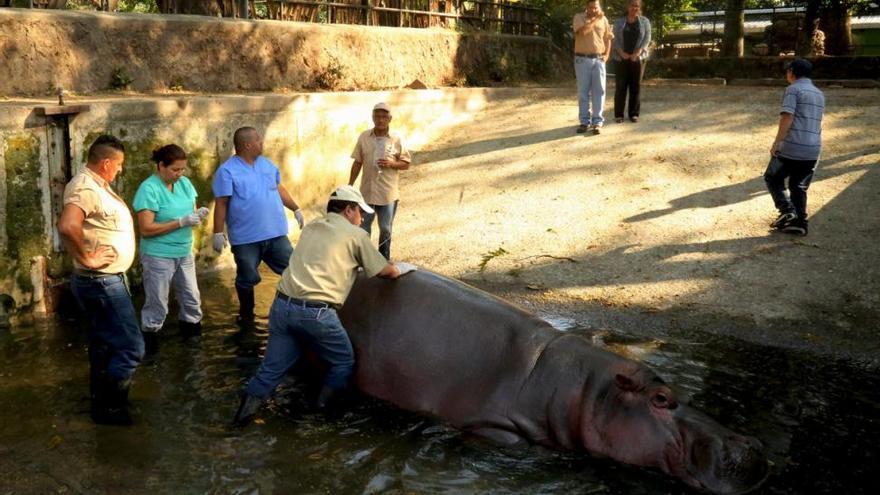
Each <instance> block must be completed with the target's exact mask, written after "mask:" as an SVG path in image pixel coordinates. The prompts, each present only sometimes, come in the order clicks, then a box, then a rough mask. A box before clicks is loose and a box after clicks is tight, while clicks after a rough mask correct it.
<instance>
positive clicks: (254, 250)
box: [232, 235, 293, 290]
mask: <svg viewBox="0 0 880 495" xmlns="http://www.w3.org/2000/svg"><path fill="white" fill-rule="evenodd" d="M291 254H293V246H291V245H290V239H288V238H287V236H284V235H282V236H278V237H273V238H272V239H266V240H265V241H259V242H251V243H249V244H238V245H237V246H232V257H233V258H234V259H235V287H236V288H237V289H244V290H253V288H254V286H255V285H257V284H258V283H260V280H261V279H260V270H259V267H260V262H261V261H263V262H265V263H266V265H268V266H269V268H271V269H272V271H273V272H275V273H277V274H279V275H281V272H283V271H284V269H285V268H287V264H288V263H290V255H291Z"/></svg>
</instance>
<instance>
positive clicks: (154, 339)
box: [141, 332, 159, 358]
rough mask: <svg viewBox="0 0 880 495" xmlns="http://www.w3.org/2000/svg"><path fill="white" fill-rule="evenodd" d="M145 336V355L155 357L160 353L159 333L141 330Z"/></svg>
mask: <svg viewBox="0 0 880 495" xmlns="http://www.w3.org/2000/svg"><path fill="white" fill-rule="evenodd" d="M141 335H143V337H144V357H147V358H148V357H153V356H155V355H156V354H159V333H158V332H141Z"/></svg>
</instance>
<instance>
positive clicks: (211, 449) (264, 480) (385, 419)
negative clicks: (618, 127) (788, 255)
mask: <svg viewBox="0 0 880 495" xmlns="http://www.w3.org/2000/svg"><path fill="white" fill-rule="evenodd" d="M225 277H228V275H227V276H224V275H218V276H216V277H211V278H206V279H204V280H203V281H202V291H203V298H204V300H205V308H204V309H205V313H206V318H205V323H206V324H205V328H204V335H203V336H202V338H201V339H200V340H199V341H197V342H194V341H190V342H184V341H182V340H181V339H180V338H179V336H178V335H177V331H176V328H175V325H174V324H173V323H172V324H169V325H166V329H165V330H163V335H162V350H161V354H160V356H159V358H158V359H157V360H156V361H155V362H153V363H151V364H145V365H143V366H142V367H141V368H140V369H139V370H138V372H137V374H136V376H135V383H134V385H133V387H132V392H131V402H132V412H133V416H134V418H135V421H136V425H135V426H132V427H128V428H121V427H107V426H95V425H93V424H92V423H91V421H90V419H89V416H88V400H87V392H88V373H87V356H86V347H85V337H84V325H83V324H82V323H79V322H75V321H69V320H62V319H58V320H53V321H49V322H41V323H39V324H38V325H37V326H35V327H21V328H13V329H10V330H0V493H96V494H103V493H107V494H110V493H112V494H120V493H148V492H149V493H175V494H176V493H217V494H221V493H222V494H226V493H229V494H250V493H264V494H267V493H279V494H280V493H353V494H361V493H389V492H390V493H455V494H459V493H463V494H467V493H493V494H496V493H499V494H514V493H517V494H540V493H580V494H611V493H615V494H618V493H619V494H671V493H692V491H691V490H689V489H688V488H687V487H685V486H684V485H682V484H681V483H679V482H677V481H675V480H674V479H671V478H669V477H667V476H666V475H663V474H661V473H659V472H655V471H652V470H646V469H640V468H633V467H628V466H624V465H621V464H618V463H615V462H613V461H608V460H600V459H591V458H588V457H585V456H579V455H573V454H563V453H557V452H551V451H548V450H545V449H542V448H538V447H533V448H527V449H521V450H517V449H505V448H499V447H496V446H494V445H491V444H488V443H485V442H483V441H480V440H478V439H475V438H473V437H470V436H466V435H462V434H460V433H459V432H457V431H456V430H454V429H451V428H449V427H447V426H445V425H443V424H442V423H440V422H437V421H434V420H431V419H426V418H422V417H419V416H416V415H414V414H409V413H405V412H401V411H399V410H396V409H394V408H393V407H391V406H388V405H385V404H382V403H379V402H377V401H374V400H371V399H366V398H358V399H355V400H353V401H352V403H351V404H350V408H349V409H348V411H347V412H346V413H345V414H344V415H342V416H341V417H338V418H334V419H331V420H327V419H326V418H324V417H322V416H316V415H312V414H309V413H308V412H303V411H304V409H306V408H305V404H306V399H305V396H306V395H307V390H306V387H304V386H302V385H300V384H299V382H297V381H294V380H292V381H291V382H290V383H286V384H285V385H283V386H282V388H281V389H279V393H278V397H277V398H276V400H275V401H274V402H273V404H272V405H271V406H270V407H269V408H267V409H264V410H263V412H262V413H261V414H260V418H261V419H262V420H263V421H262V424H258V425H252V426H251V427H250V428H248V429H246V430H244V431H243V432H233V431H230V430H228V429H227V427H226V425H227V424H228V421H229V420H230V418H231V417H232V414H233V412H234V408H235V406H236V405H237V398H236V394H237V391H238V390H239V388H240V387H241V385H242V383H243V382H244V381H245V380H247V379H248V378H249V377H250V376H251V375H252V374H253V372H254V371H255V369H256V367H257V366H258V364H259V357H260V354H261V352H262V349H263V346H264V344H265V337H266V321H265V320H260V321H258V322H257V328H256V330H255V331H242V330H240V329H239V328H238V327H237V326H236V325H235V323H234V313H235V309H236V304H235V302H234V300H233V296H232V295H231V293H230V291H229V290H228V289H226V287H231V280H229V279H228V278H225ZM273 286H274V284H273V279H272V278H271V277H267V280H265V281H264V282H263V284H261V286H260V289H259V295H260V302H259V303H258V312H259V310H260V309H262V310H263V312H264V313H265V311H266V310H267V308H268V305H269V302H270V300H271V296H272V293H273ZM548 319H549V320H550V321H551V322H552V323H553V324H554V325H556V326H557V327H559V328H562V329H564V330H565V331H568V332H579V333H583V334H585V335H586V336H588V337H590V336H591V332H590V330H589V329H585V328H580V327H579V326H578V323H577V322H576V321H574V320H572V319H571V318H567V317H565V316H558V315H554V316H552V317H550V316H548ZM172 320H173V317H172ZM816 331H817V332H819V331H821V329H816ZM594 341H596V342H597V343H603V344H604V345H608V346H609V347H611V348H613V349H615V350H617V351H621V352H626V351H633V352H634V353H635V355H636V356H637V357H639V358H640V359H643V360H644V361H645V362H646V363H647V364H648V365H650V366H651V367H653V368H654V369H655V370H657V371H658V372H659V373H660V375H661V376H663V377H664V378H665V379H666V380H667V381H668V382H670V383H672V384H674V385H676V386H677V387H678V389H679V390H680V391H682V392H684V393H687V394H689V395H690V396H691V405H693V406H694V407H696V408H697V409H700V410H702V411H704V412H706V413H708V414H709V415H711V416H713V417H715V418H716V419H718V420H719V421H720V422H721V423H723V424H725V425H727V426H729V427H730V428H732V429H734V430H736V431H740V432H743V433H747V434H750V435H754V436H756V437H758V438H759V439H760V440H761V441H762V442H764V444H765V446H766V447H767V451H768V454H769V457H770V459H771V460H772V462H773V469H772V474H771V476H770V478H769V479H768V480H767V482H766V483H765V484H764V485H763V486H762V487H761V488H760V489H759V490H758V491H757V492H755V493H768V494H806V493H810V494H813V493H829V494H830V493H835V494H836V493H849V494H853V493H867V492H868V490H869V487H870V486H874V485H875V483H871V482H870V481H871V478H870V476H871V474H872V472H873V470H875V469H876V468H877V467H878V466H880V462H878V456H880V445H878V443H880V442H878V440H880V379H878V374H877V370H876V369H870V368H865V367H861V366H859V365H857V364H854V363H848V362H844V361H832V360H828V359H824V358H821V357H817V356H815V355H811V354H805V353H793V352H788V351H783V350H780V349H777V348H768V347H759V346H755V345H751V344H746V343H743V342H741V341H737V340H731V339H726V338H722V337H717V336H713V335H708V334H680V335H675V336H673V337H672V338H669V339H668V340H667V341H665V342H656V341H653V342H643V341H639V339H638V338H635V337H634V336H628V335H622V334H619V333H616V332H613V333H611V334H603V335H601V338H594ZM872 493H873V491H872Z"/></svg>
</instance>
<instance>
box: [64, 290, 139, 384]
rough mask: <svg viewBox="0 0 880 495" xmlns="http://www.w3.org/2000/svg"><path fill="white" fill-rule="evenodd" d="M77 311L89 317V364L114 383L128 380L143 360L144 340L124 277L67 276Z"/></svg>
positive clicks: (93, 369)
mask: <svg viewBox="0 0 880 495" xmlns="http://www.w3.org/2000/svg"><path fill="white" fill-rule="evenodd" d="M70 288H71V290H72V291H73V295H74V296H75V297H76V300H77V302H78V303H79V306H80V308H81V309H82V310H83V312H85V313H86V314H87V315H89V323H90V327H89V363H90V364H91V366H92V372H93V373H106V374H107V376H108V377H109V378H110V379H111V380H114V381H124V380H128V379H129V378H131V376H132V375H133V374H134V370H135V369H136V368H137V366H138V364H139V363H140V362H141V358H143V357H144V339H143V337H141V330H140V328H139V327H138V320H137V315H136V314H135V311H134V305H133V304H132V302H131V294H130V293H129V291H128V286H127V285H126V283H125V276H124V275H122V274H118V275H107V276H104V277H96V278H91V277H86V276H80V275H73V276H72V277H70Z"/></svg>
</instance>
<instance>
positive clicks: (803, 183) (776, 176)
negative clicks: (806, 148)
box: [764, 156, 818, 220]
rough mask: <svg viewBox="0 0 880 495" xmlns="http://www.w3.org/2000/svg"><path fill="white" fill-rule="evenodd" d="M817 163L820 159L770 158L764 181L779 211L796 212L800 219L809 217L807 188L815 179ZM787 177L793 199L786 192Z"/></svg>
mask: <svg viewBox="0 0 880 495" xmlns="http://www.w3.org/2000/svg"><path fill="white" fill-rule="evenodd" d="M816 163H818V160H792V159H790V158H783V157H781V156H775V157H773V158H771V159H770V163H769V164H767V170H766V171H765V172H764V182H765V183H766V184H767V190H768V191H770V196H771V197H772V198H773V204H774V205H776V209H777V210H779V213H790V212H794V213H795V214H796V215H797V217H798V218H799V219H801V220H806V219H807V189H809V188H810V182H812V180H813V171H814V170H816ZM786 178H787V179H788V190H789V192H790V195H791V199H789V196H788V195H786V194H785V179H786Z"/></svg>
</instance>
